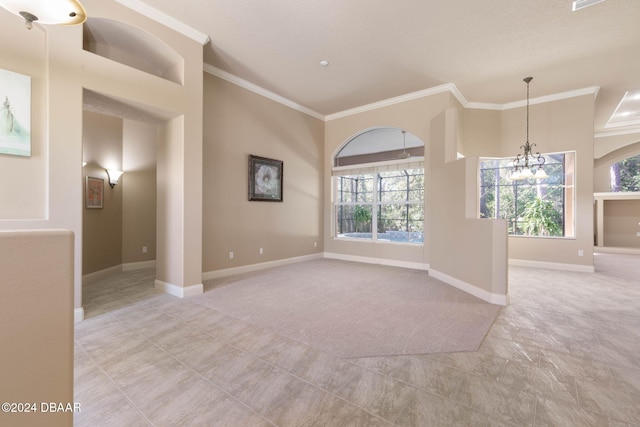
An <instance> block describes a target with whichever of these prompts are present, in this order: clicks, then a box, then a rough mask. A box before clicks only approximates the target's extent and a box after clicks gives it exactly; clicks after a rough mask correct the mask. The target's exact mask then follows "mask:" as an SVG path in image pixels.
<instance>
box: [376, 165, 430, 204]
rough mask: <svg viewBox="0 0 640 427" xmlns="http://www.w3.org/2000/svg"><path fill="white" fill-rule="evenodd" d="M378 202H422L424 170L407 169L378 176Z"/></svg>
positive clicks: (382, 173)
mask: <svg viewBox="0 0 640 427" xmlns="http://www.w3.org/2000/svg"><path fill="white" fill-rule="evenodd" d="M379 177H380V178H379V179H380V184H379V197H378V199H379V200H380V202H382V203H384V202H401V201H406V202H417V201H422V200H424V169H408V170H400V171H393V172H380V174H379Z"/></svg>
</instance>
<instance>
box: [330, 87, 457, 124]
mask: <svg viewBox="0 0 640 427" xmlns="http://www.w3.org/2000/svg"><path fill="white" fill-rule="evenodd" d="M453 87H455V85H454V84H453V83H447V84H443V85H439V86H434V87H431V88H428V89H423V90H419V91H417V92H411V93H407V94H405V95H400V96H396V97H393V98H389V99H384V100H382V101H378V102H373V103H371V104H367V105H362V106H360V107H356V108H351V109H349V110H344V111H340V112H338V113H334V114H329V115H327V116H325V119H324V120H325V121H326V122H328V121H331V120H336V119H341V118H343V117H347V116H353V115H354V114H360V113H364V112H366V111H371V110H377V109H378V108H383V107H388V106H391V105H395V104H400V103H402V102H407V101H411V100H414V99H419V98H424V97H427V96H431V95H437V94H439V93H443V92H449V93H451V94H452V95H453V96H455V97H456V98H458V96H460V97H461V98H462V100H464V101H466V99H464V97H463V96H462V94H461V93H460V91H458V90H457V88H456V89H455V90H454V89H452V88H453ZM458 100H459V101H460V98H458ZM461 102H462V101H461ZM463 105H464V103H463Z"/></svg>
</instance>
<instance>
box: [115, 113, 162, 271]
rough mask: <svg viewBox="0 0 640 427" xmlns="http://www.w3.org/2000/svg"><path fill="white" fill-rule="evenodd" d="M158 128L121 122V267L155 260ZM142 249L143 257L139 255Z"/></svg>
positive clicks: (155, 125) (145, 124)
mask: <svg viewBox="0 0 640 427" xmlns="http://www.w3.org/2000/svg"><path fill="white" fill-rule="evenodd" d="M157 144H158V125H157V124H149V123H141V122H136V121H131V120H124V128H123V142H122V147H123V154H122V162H123V170H124V171H125V174H124V175H123V176H122V178H121V180H122V185H121V190H122V263H123V264H129V263H136V262H145V261H154V260H155V259H156V157H157V154H156V152H157ZM143 246H146V247H147V253H143V251H142V248H143Z"/></svg>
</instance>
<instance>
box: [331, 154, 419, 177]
mask: <svg viewBox="0 0 640 427" xmlns="http://www.w3.org/2000/svg"><path fill="white" fill-rule="evenodd" d="M412 164H416V165H418V164H419V165H418V166H419V167H423V168H424V156H412V157H409V158H407V159H397V160H383V161H380V162H371V163H359V164H355V165H346V166H334V167H332V168H331V172H336V173H337V174H340V172H344V171H350V170H359V169H371V168H374V169H375V168H385V167H389V166H398V165H399V166H404V165H409V166H408V167H407V169H415V167H416V165H412Z"/></svg>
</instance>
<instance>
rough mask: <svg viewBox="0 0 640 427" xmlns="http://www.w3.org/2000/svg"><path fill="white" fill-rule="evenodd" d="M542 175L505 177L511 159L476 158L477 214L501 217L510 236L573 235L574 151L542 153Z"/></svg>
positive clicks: (509, 173)
mask: <svg viewBox="0 0 640 427" xmlns="http://www.w3.org/2000/svg"><path fill="white" fill-rule="evenodd" d="M545 159H546V163H545V165H544V169H545V172H546V173H547V175H548V176H549V177H548V178H546V179H535V178H530V179H525V180H522V181H512V180H510V179H509V177H510V175H511V172H512V171H513V159H511V158H510V159H483V160H481V161H480V217H481V218H502V219H506V220H507V221H508V223H509V235H512V236H537V237H543V236H549V237H574V236H575V230H574V206H575V201H574V182H573V177H574V167H575V153H574V152H567V153H556V154H545Z"/></svg>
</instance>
